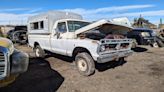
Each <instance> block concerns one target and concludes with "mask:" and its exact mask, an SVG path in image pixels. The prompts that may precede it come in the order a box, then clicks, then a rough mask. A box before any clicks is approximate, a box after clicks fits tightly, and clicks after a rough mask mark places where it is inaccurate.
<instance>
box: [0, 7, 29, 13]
mask: <svg viewBox="0 0 164 92" xmlns="http://www.w3.org/2000/svg"><path fill="white" fill-rule="evenodd" d="M26 10H31V9H30V8H10V9H1V10H0V12H12V11H26Z"/></svg>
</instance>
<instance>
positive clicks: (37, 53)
mask: <svg viewBox="0 0 164 92" xmlns="http://www.w3.org/2000/svg"><path fill="white" fill-rule="evenodd" d="M34 52H35V56H36V57H41V58H44V57H45V51H44V50H43V49H42V48H41V47H40V46H39V45H37V46H36V47H35V48H34Z"/></svg>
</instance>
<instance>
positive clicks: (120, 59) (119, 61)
mask: <svg viewBox="0 0 164 92" xmlns="http://www.w3.org/2000/svg"><path fill="white" fill-rule="evenodd" d="M124 61H125V58H124V57H121V58H119V60H118V65H122V64H123V62H124Z"/></svg>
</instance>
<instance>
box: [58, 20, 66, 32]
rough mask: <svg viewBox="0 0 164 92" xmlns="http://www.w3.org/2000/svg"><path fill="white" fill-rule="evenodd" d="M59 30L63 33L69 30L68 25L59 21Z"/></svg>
mask: <svg viewBox="0 0 164 92" xmlns="http://www.w3.org/2000/svg"><path fill="white" fill-rule="evenodd" d="M57 27H58V31H59V32H61V33H65V32H67V27H66V23H65V22H61V23H58V26H57Z"/></svg>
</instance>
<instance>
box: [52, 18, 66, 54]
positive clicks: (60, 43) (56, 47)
mask: <svg viewBox="0 0 164 92" xmlns="http://www.w3.org/2000/svg"><path fill="white" fill-rule="evenodd" d="M67 30H68V29H67V24H66V21H60V22H58V23H57V25H56V28H55V30H54V31H55V32H54V35H53V36H52V37H51V48H52V51H53V52H54V53H57V54H62V55H66V51H67V49H66V48H67V45H66V44H65V41H66V39H64V38H62V36H61V35H62V34H65V33H67Z"/></svg>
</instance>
